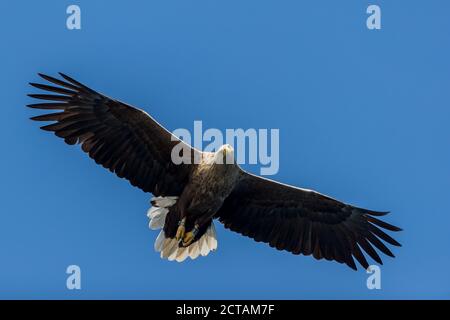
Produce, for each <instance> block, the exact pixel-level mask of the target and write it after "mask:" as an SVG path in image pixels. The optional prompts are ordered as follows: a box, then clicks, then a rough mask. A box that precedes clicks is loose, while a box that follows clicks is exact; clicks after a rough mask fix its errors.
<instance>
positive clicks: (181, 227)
mask: <svg viewBox="0 0 450 320" xmlns="http://www.w3.org/2000/svg"><path fill="white" fill-rule="evenodd" d="M185 231H186V229H185V227H184V225H182V224H180V225H179V226H178V229H177V234H176V235H175V239H176V240H177V241H180V240H181V239H182V238H183V237H184V235H185Z"/></svg>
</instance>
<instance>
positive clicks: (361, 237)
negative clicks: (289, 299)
mask: <svg viewBox="0 0 450 320" xmlns="http://www.w3.org/2000/svg"><path fill="white" fill-rule="evenodd" d="M385 214H387V212H376V211H370V210H366V209H361V208H357V207H354V206H351V205H348V204H345V203H342V202H340V201H337V200H335V199H332V198H330V197H327V196H324V195H322V194H320V193H317V192H315V191H312V190H306V189H300V188H296V187H292V186H288V185H285V184H281V183H278V182H275V181H272V180H269V179H265V178H262V177H258V176H255V175H252V174H249V173H247V172H244V177H243V179H242V180H241V181H240V182H239V184H238V185H237V186H236V188H235V189H234V190H233V192H232V193H231V194H230V196H229V197H228V198H227V199H226V200H225V202H224V204H223V206H222V208H221V209H220V210H219V212H218V213H217V217H218V218H219V220H220V221H221V222H222V223H223V224H224V225H225V227H226V228H229V229H230V230H232V231H236V232H239V233H241V234H243V235H245V236H248V237H251V238H253V239H255V240H256V241H258V242H259V241H262V242H266V243H269V244H270V246H272V247H275V248H277V249H278V250H287V251H290V252H292V253H294V254H304V255H311V254H312V255H313V256H314V258H316V259H322V258H325V259H327V260H336V261H337V262H339V263H346V264H347V265H348V266H349V267H351V268H352V269H355V270H356V265H355V262H354V260H353V257H355V258H356V259H357V260H358V261H359V263H360V264H361V265H362V266H363V267H364V268H367V267H368V266H369V264H368V262H367V260H366V258H365V257H364V255H363V253H362V251H361V249H363V250H364V251H365V252H366V253H367V254H368V255H369V256H371V257H372V258H373V259H374V260H375V261H377V262H378V263H380V264H381V263H382V261H381V258H380V257H379V255H378V253H377V252H376V251H375V249H374V247H373V246H375V247H376V248H378V249H379V250H380V251H382V252H383V253H385V254H387V255H389V256H391V257H393V256H394V255H393V254H392V252H391V251H390V250H389V249H388V248H387V247H386V246H385V245H384V243H383V242H381V241H380V239H381V240H384V241H386V242H387V243H390V244H392V245H395V246H400V244H399V243H398V242H397V241H396V240H394V239H393V238H391V237H390V236H389V235H387V234H386V233H385V232H383V231H382V230H381V229H380V228H384V229H387V230H390V231H399V230H401V229H400V228H398V227H395V226H393V225H390V224H388V223H386V222H383V221H381V220H379V219H377V218H375V216H382V215H385ZM372 245H373V246H372Z"/></svg>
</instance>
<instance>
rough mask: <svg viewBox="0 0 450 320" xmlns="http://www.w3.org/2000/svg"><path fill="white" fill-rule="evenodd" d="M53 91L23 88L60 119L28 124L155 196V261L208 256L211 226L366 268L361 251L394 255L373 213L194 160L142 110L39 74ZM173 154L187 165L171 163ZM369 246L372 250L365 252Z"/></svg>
mask: <svg viewBox="0 0 450 320" xmlns="http://www.w3.org/2000/svg"><path fill="white" fill-rule="evenodd" d="M40 76H41V77H42V78H44V79H45V80H47V81H49V82H50V83H53V84H56V85H57V86H51V85H44V84H38V83H31V85H32V86H34V87H36V88H39V89H42V90H46V91H49V92H51V93H56V94H31V95H30V96H31V97H33V98H37V99H42V100H50V101H52V102H44V103H36V104H30V105H28V106H29V107H31V108H35V109H44V110H60V111H59V112H54V113H49V114H44V115H40V116H36V117H33V118H32V119H33V120H37V121H54V123H52V124H50V125H46V126H43V127H41V128H42V129H43V130H46V131H52V132H54V133H55V134H56V135H57V136H58V137H61V138H63V139H64V140H65V142H66V143H67V144H70V145H73V144H77V143H79V144H81V148H82V150H83V151H84V152H86V153H88V154H89V156H90V157H91V158H92V159H94V160H95V162H96V163H98V164H100V165H102V166H103V167H105V168H107V169H109V170H110V171H111V172H114V173H115V174H116V175H117V176H119V177H120V178H125V179H127V180H129V181H130V183H131V184H132V185H133V186H136V187H139V188H140V189H141V190H143V191H144V192H151V193H152V194H153V195H154V196H155V197H154V198H153V200H152V205H153V207H152V208H151V209H150V210H149V212H148V216H149V218H150V228H152V229H162V230H161V232H160V234H159V236H158V237H157V239H156V242H155V249H156V250H157V251H159V252H161V257H163V258H168V259H169V260H176V261H183V260H185V259H186V258H187V257H190V258H192V259H195V258H196V257H198V256H199V255H203V256H204V255H207V254H208V253H209V252H210V251H212V250H215V249H216V248H217V240H216V233H215V228H214V223H213V220H214V219H218V220H219V221H220V222H222V223H223V224H224V226H225V227H226V228H228V229H230V230H233V231H236V232H239V233H241V234H243V235H245V236H248V237H251V238H253V239H254V240H256V241H262V242H266V243H268V244H269V245H270V246H272V247H275V248H277V249H279V250H287V251H289V252H292V253H294V254H303V255H313V256H314V257H315V258H316V259H322V258H324V259H326V260H335V261H337V262H339V263H345V264H347V265H348V266H349V267H351V268H353V269H356V265H355V262H354V260H353V258H356V259H357V261H358V262H359V263H360V264H361V265H362V266H364V267H365V268H367V267H368V266H369V264H368V262H367V260H366V257H365V256H364V254H363V251H364V252H366V253H367V254H368V255H369V256H370V257H371V258H373V259H374V260H375V261H377V262H378V263H382V261H381V258H380V257H379V255H378V253H377V251H376V250H375V248H377V249H378V250H380V251H381V252H383V253H385V254H387V255H389V256H392V257H393V256H394V255H393V254H392V252H391V251H390V250H389V249H388V248H387V246H386V245H385V244H384V243H383V242H382V241H381V240H383V241H385V242H387V243H389V244H391V245H395V246H400V244H399V243H398V242H397V241H396V240H394V239H393V238H392V237H391V236H389V235H388V234H386V233H385V232H384V231H382V229H386V230H390V231H399V230H400V228H398V227H395V226H393V225H391V224H388V223H386V222H384V221H381V220H379V219H377V218H376V217H377V216H383V215H385V214H387V212H377V211H372V210H367V209H363V208H358V207H355V206H352V205H349V204H345V203H343V202H340V201H338V200H335V199H333V198H330V197H327V196H325V195H322V194H320V193H318V192H315V191H312V190H307V189H301V188H297V187H293V186H289V185H285V184H282V183H278V182H276V181H272V180H269V179H264V178H261V177H258V176H255V175H252V174H250V173H248V172H245V171H244V170H242V169H241V168H240V167H239V166H238V165H237V164H236V163H235V162H234V161H233V160H234V154H233V149H232V148H231V146H228V145H225V146H222V147H221V148H220V149H219V150H218V151H217V152H215V153H211V152H201V151H200V150H196V149H194V148H192V147H191V146H188V145H186V144H185V143H184V142H182V141H181V140H179V139H178V138H177V137H174V136H173V135H172V134H171V133H170V132H169V131H167V130H166V129H165V128H164V127H162V126H161V125H160V124H159V123H158V122H156V121H155V120H154V119H153V118H152V117H150V116H149V115H148V114H147V113H145V112H144V111H142V110H140V109H137V108H134V107H132V106H130V105H127V104H125V103H123V102H120V101H117V100H114V99H111V98H108V97H106V96H105V95H103V94H100V93H98V92H96V91H94V90H92V89H91V88H89V87H87V86H85V85H83V84H81V83H80V82H78V81H76V80H74V79H72V78H70V77H68V76H66V75H64V74H61V76H62V77H63V78H64V80H65V81H63V80H59V79H56V78H53V77H50V76H46V75H42V74H40ZM179 145H181V146H182V147H183V148H184V150H187V151H183V152H186V154H184V155H187V157H188V158H189V159H191V160H193V159H198V158H200V159H201V161H200V162H196V161H191V162H189V163H181V164H176V162H174V161H173V160H172V159H171V152H172V150H173V149H174V147H175V146H179ZM230 160H231V161H230ZM374 247H375V248H374Z"/></svg>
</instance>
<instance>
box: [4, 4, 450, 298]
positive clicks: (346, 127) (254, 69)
mask: <svg viewBox="0 0 450 320" xmlns="http://www.w3.org/2000/svg"><path fill="white" fill-rule="evenodd" d="M70 4H78V5H79V6H80V7H81V10H82V29H81V30H73V31H70V30H67V29H66V25H65V20H66V17H67V15H66V13H65V11H66V8H67V6H68V5H70ZM369 4H377V5H379V6H380V7H381V10H382V29H381V30H378V31H369V30H368V29H367V28H366V24H365V21H366V17H367V15H366V13H365V12H366V8H367V6H368V5H369ZM449 10H450V3H449V2H448V1H444V0H442V1H438V0H433V1H380V0H374V1H370V2H369V1H356V0H352V1H331V0H329V1H324V0H321V1H317V0H316V1H294V0H286V1H272V0H271V1H269V0H257V1H256V0H246V1H237V0H230V1H218V0H213V1H211V0H192V1H185V0H170V1H161V0H159V1H133V4H125V2H122V3H120V2H119V1H116V2H111V1H39V2H26V1H15V2H8V3H7V2H2V3H1V4H0V11H1V12H3V13H4V14H3V15H2V18H1V19H0V34H1V39H2V49H1V50H0V61H1V64H2V68H1V70H2V72H1V73H0V85H1V87H2V90H1V93H0V95H1V98H2V109H3V112H2V114H3V121H2V126H0V130H1V136H2V138H3V143H2V150H3V151H2V156H1V157H0V168H2V177H1V180H2V183H1V184H0V194H1V201H0V212H1V217H2V223H1V224H0V261H1V263H0V298H69V299H77V298H138V299H145V298H288V299H309V298H327V299H328V298H329V299H339V298H344V299H348V298H368V299H381V298H387V299H392V298H412V299H416V298H449V297H450V289H449V288H450V286H449V285H450V273H449V269H450V254H449V249H448V245H449V244H450V241H449V240H450V239H449V238H450V236H449V234H448V231H449V225H450V214H449V213H450V200H449V196H448V192H449V190H450V143H449V142H450V126H449V125H448V122H449V119H450V107H449V102H450V90H449V86H450V60H449V59H448V57H449V56H450V42H449V41H448V40H449V36H450V20H449V19H448V12H449ZM58 71H62V72H65V73H67V74H69V75H72V76H73V77H75V78H77V79H79V80H80V81H82V82H85V83H86V84H88V85H90V86H92V87H93V88H95V89H97V90H99V91H101V92H104V93H106V94H107V95H109V96H113V97H115V98H118V99H120V100H123V101H126V102H128V103H131V104H133V105H136V106H139V107H142V108H144V109H145V110H147V111H148V112H149V113H151V114H152V115H153V116H154V117H155V118H156V119H158V121H160V122H161V123H162V124H164V125H165V126H166V127H167V128H169V129H170V130H174V129H176V128H192V125H193V121H194V120H202V121H203V125H204V126H205V127H207V128H208V127H209V128H211V127H213V128H219V129H222V130H224V129H226V128H279V129H280V171H279V173H278V174H277V175H276V176H274V177H272V178H275V179H277V180H280V181H283V182H285V183H289V184H294V185H298V186H302V187H307V188H312V189H315V190H318V191H320V192H322V193H325V194H329V195H331V196H333V197H336V198H338V199H341V200H344V201H346V202H349V203H352V204H355V205H358V206H361V207H367V208H371V209H374V210H390V211H391V212H392V213H391V215H389V216H388V217H387V221H389V222H391V223H394V224H396V225H399V226H401V227H402V228H404V232H401V233H399V234H396V238H397V239H398V240H399V241H400V242H401V243H402V244H403V247H402V248H394V253H395V254H396V256H397V258H395V259H391V258H389V257H386V258H385V259H384V261H385V265H384V266H383V267H382V269H381V270H382V289H381V290H368V289H367V288H366V278H367V276H368V275H367V274H366V273H365V272H364V271H363V270H359V271H358V272H354V271H352V270H350V269H349V268H347V267H345V266H343V265H339V264H337V263H331V262H326V261H316V260H314V259H312V258H311V257H303V256H294V255H291V254H289V253H286V252H279V251H276V250H273V249H271V248H269V247H268V246H266V245H264V244H261V243H256V242H254V241H253V240H251V239H248V238H244V237H242V236H240V235H238V234H235V233H232V232H230V231H228V230H224V229H223V227H222V226H221V225H219V224H217V223H216V226H217V229H218V234H219V250H218V251H217V252H215V253H213V254H211V255H210V256H208V257H207V258H199V259H197V260H196V261H188V263H183V264H177V263H173V262H168V261H164V260H161V259H160V258H159V255H158V254H157V253H155V252H154V251H153V242H154V240H155V237H156V236H157V232H155V231H151V230H149V229H148V219H147V217H146V211H147V209H148V207H149V199H150V195H149V194H144V193H143V192H141V191H140V190H139V189H136V188H132V187H130V186H129V184H128V183H127V182H126V181H125V180H121V179H118V178H117V177H115V176H114V175H112V174H111V173H109V172H108V171H107V170H104V169H103V168H101V167H99V166H97V165H96V164H95V163H94V162H93V161H92V160H90V159H89V158H88V157H87V156H86V155H85V154H84V153H82V152H81V151H80V150H78V148H77V147H69V146H67V145H65V144H64V143H63V142H62V141H61V140H60V139H56V138H55V137H54V136H52V135H51V134H49V133H47V132H43V131H41V130H39V129H38V124H37V123H33V122H32V121H30V120H29V119H28V118H29V117H30V116H32V115H35V114H36V113H35V112H33V111H32V110H29V109H27V108H25V107H24V105H25V104H28V103H30V102H31V99H30V98H28V97H26V93H29V92H31V91H33V90H32V89H31V88H30V87H29V86H28V85H27V83H28V82H30V81H36V80H38V78H37V76H36V73H37V72H45V73H49V74H53V75H54V74H56V72H58ZM249 169H250V170H252V171H254V172H258V171H259V170H258V168H257V167H251V168H249ZM71 264H76V265H79V266H80V267H81V270H82V290H79V291H69V290H67V289H66V286H65V284H66V277H67V275H66V273H65V270H66V267H67V266H68V265H71Z"/></svg>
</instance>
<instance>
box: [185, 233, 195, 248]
mask: <svg viewBox="0 0 450 320" xmlns="http://www.w3.org/2000/svg"><path fill="white" fill-rule="evenodd" d="M194 238H195V235H194V233H193V232H192V231H189V232H187V233H186V234H185V235H184V237H183V247H187V246H188V245H190V244H191V243H192V241H193V240H194Z"/></svg>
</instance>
